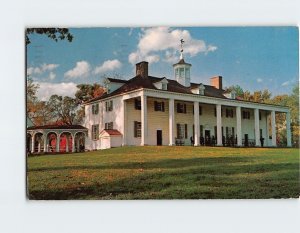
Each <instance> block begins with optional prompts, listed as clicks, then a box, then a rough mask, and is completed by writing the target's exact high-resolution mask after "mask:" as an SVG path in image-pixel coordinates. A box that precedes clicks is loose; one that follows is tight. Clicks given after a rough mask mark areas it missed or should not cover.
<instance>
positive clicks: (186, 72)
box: [185, 68, 190, 78]
mask: <svg viewBox="0 0 300 233" xmlns="http://www.w3.org/2000/svg"><path fill="white" fill-rule="evenodd" d="M185 74H186V75H185V77H187V78H190V68H185Z"/></svg>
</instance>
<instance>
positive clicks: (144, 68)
mask: <svg viewBox="0 0 300 233" xmlns="http://www.w3.org/2000/svg"><path fill="white" fill-rule="evenodd" d="M135 66H136V76H138V75H140V76H142V77H143V78H147V77H148V62H146V61H142V62H139V63H137V64H136V65H135Z"/></svg>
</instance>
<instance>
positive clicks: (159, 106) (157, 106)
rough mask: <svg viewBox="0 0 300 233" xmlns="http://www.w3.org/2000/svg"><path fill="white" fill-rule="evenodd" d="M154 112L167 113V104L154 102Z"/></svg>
mask: <svg viewBox="0 0 300 233" xmlns="http://www.w3.org/2000/svg"><path fill="white" fill-rule="evenodd" d="M154 111H161V112H164V111H165V103H164V102H158V101H154Z"/></svg>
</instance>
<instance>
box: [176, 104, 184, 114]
mask: <svg viewBox="0 0 300 233" xmlns="http://www.w3.org/2000/svg"><path fill="white" fill-rule="evenodd" d="M177 113H186V104H181V103H177Z"/></svg>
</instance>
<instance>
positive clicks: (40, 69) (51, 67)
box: [27, 63, 59, 75]
mask: <svg viewBox="0 0 300 233" xmlns="http://www.w3.org/2000/svg"><path fill="white" fill-rule="evenodd" d="M58 66H59V65H58V64H46V63H44V64H42V65H40V66H38V67H29V68H27V75H32V74H42V73H44V72H46V71H52V70H55V69H56V68H57V67H58Z"/></svg>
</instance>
